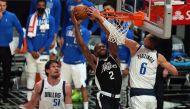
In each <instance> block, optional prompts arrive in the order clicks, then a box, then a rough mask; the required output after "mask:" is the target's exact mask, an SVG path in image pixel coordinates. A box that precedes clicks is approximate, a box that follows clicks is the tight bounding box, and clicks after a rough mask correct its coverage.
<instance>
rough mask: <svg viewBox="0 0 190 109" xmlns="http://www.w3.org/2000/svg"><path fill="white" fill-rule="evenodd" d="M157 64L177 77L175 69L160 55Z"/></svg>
mask: <svg viewBox="0 0 190 109" xmlns="http://www.w3.org/2000/svg"><path fill="white" fill-rule="evenodd" d="M158 64H160V65H161V66H162V67H164V68H165V69H166V70H168V71H169V72H170V73H172V74H173V75H178V71H177V69H176V68H175V67H174V66H173V65H171V64H170V63H169V62H168V61H167V60H166V58H165V57H164V56H163V55H162V54H158Z"/></svg>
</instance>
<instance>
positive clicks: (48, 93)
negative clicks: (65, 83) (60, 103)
mask: <svg viewBox="0 0 190 109" xmlns="http://www.w3.org/2000/svg"><path fill="white" fill-rule="evenodd" d="M45 97H51V98H61V93H56V92H45Z"/></svg>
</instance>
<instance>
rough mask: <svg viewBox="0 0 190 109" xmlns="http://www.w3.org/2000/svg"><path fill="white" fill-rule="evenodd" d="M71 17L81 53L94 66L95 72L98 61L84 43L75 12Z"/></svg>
mask: <svg viewBox="0 0 190 109" xmlns="http://www.w3.org/2000/svg"><path fill="white" fill-rule="evenodd" d="M71 17H72V22H73V25H74V30H75V37H76V41H77V43H78V45H79V46H80V48H81V51H82V52H83V54H84V56H85V57H86V59H87V61H88V63H89V64H90V65H91V66H92V68H93V70H95V68H96V61H97V59H96V57H95V56H94V55H93V54H92V53H91V52H90V50H89V49H88V47H87V46H86V45H85V43H84V41H83V38H82V36H81V33H80V22H79V21H77V20H76V18H75V16H74V12H72V15H71Z"/></svg>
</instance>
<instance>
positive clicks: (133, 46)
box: [87, 8, 140, 56]
mask: <svg viewBox="0 0 190 109" xmlns="http://www.w3.org/2000/svg"><path fill="white" fill-rule="evenodd" d="M87 13H88V15H89V17H90V18H91V19H95V20H96V21H97V22H98V23H99V24H100V26H101V28H102V29H103V30H104V31H105V32H106V34H107V35H108V39H109V35H110V34H112V33H115V32H116V31H117V29H116V27H114V26H113V25H112V24H111V23H110V22H108V21H107V20H106V19H105V18H104V17H102V16H101V15H100V12H99V11H98V10H97V9H95V8H88V10H87ZM114 38H115V39H117V40H118V41H119V42H121V43H122V44H124V45H125V46H127V47H128V48H129V49H130V52H131V56H133V55H134V54H135V53H136V51H137V50H138V48H139V46H140V45H139V44H138V43H137V42H136V41H134V40H131V39H128V38H127V37H125V36H124V35H123V36H121V35H120V34H115V36H114Z"/></svg>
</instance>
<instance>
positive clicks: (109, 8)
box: [100, 2, 134, 107]
mask: <svg viewBox="0 0 190 109" xmlns="http://www.w3.org/2000/svg"><path fill="white" fill-rule="evenodd" d="M103 9H104V11H105V12H114V11H115V6H114V4H113V3H112V2H104V3H103ZM108 21H109V22H110V23H112V24H117V23H118V22H119V21H116V20H114V19H108ZM119 23H120V25H121V26H122V27H121V28H120V29H123V30H124V28H128V22H119ZM100 36H101V41H102V42H103V44H105V45H106V46H108V41H107V37H106V33H105V32H104V31H103V30H101V35H100ZM126 37H127V38H129V39H133V38H134V34H133V31H131V30H130V29H129V30H128V31H127V33H126ZM118 54H119V60H120V67H121V71H122V85H121V99H120V103H121V105H122V106H123V107H128V101H129V100H128V90H127V89H128V80H129V79H128V78H129V76H128V74H129V64H130V58H131V56H130V51H129V48H127V47H126V46H124V45H122V44H119V45H118Z"/></svg>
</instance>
